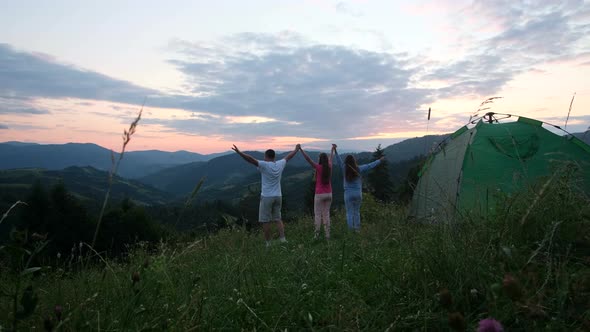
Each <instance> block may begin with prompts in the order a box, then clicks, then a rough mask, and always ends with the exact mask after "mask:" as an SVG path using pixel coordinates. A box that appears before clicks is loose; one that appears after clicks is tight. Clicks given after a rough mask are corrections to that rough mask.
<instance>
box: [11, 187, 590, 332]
mask: <svg viewBox="0 0 590 332" xmlns="http://www.w3.org/2000/svg"><path fill="white" fill-rule="evenodd" d="M536 197H537V196H535V195H525V194H523V195H518V196H517V198H514V199H513V201H512V202H511V208H510V209H508V208H506V209H504V210H502V209H500V210H499V211H500V212H499V213H498V215H497V216H495V217H486V218H484V217H478V216H469V217H466V218H465V219H464V220H461V221H459V222H457V223H455V224H452V225H424V224H413V223H408V222H407V221H406V219H405V209H404V208H403V207H399V206H396V205H382V204H380V203H377V202H376V201H375V200H374V199H372V198H371V197H370V196H369V195H367V196H365V199H364V202H363V207H362V231H361V233H360V234H356V233H350V232H348V231H347V228H346V222H345V215H344V213H343V212H342V211H337V212H336V213H334V214H333V218H332V220H333V232H332V239H331V240H330V241H317V240H313V221H312V219H311V217H302V218H300V219H299V220H298V221H296V222H294V223H290V224H288V225H287V227H288V232H289V234H290V235H289V237H290V239H289V241H290V242H289V243H288V244H286V245H283V244H280V243H279V242H278V241H276V242H273V244H272V246H271V247H270V248H265V246H264V241H263V237H262V235H261V234H259V233H248V232H246V231H245V230H244V229H243V228H239V227H235V228H233V229H224V230H221V231H220V232H219V233H218V234H216V235H211V236H206V237H203V238H200V239H195V240H194V241H190V242H187V243H161V244H160V245H159V247H158V249H157V250H156V251H150V250H148V247H147V246H144V245H141V244H140V245H137V247H136V248H135V250H133V251H132V252H131V253H130V254H129V255H128V257H127V258H126V260H123V261H111V260H109V261H105V262H104V264H103V265H97V266H93V267H88V268H86V269H84V270H81V271H79V272H73V271H69V270H66V269H64V268H63V267H60V266H55V267H53V268H52V269H50V270H46V271H39V272H37V273H40V275H38V276H37V277H36V278H35V279H33V283H34V284H35V287H38V288H39V289H42V290H43V291H42V292H39V307H40V308H42V310H40V311H38V312H36V313H35V314H34V315H33V316H32V317H29V318H28V319H27V320H25V321H23V323H22V324H23V327H25V326H26V328H29V329H33V328H36V329H40V328H41V326H42V325H43V321H44V320H45V321H47V319H48V317H49V316H51V317H52V318H51V319H52V320H53V322H54V325H56V326H58V327H59V328H58V329H59V330H99V329H100V330H108V331H128V330H134V331H135V330H153V331H160V330H166V329H167V330H181V331H195V330H213V329H214V330H281V331H284V330H285V329H287V330H316V331H319V330H333V331H349V330H355V331H356V330H370V331H375V330H377V331H378V330H381V331H383V330H389V331H397V330H411V331H414V330H421V331H437V330H448V329H449V328H453V329H458V330H461V329H467V330H474V329H475V328H476V326H477V323H478V322H479V321H480V320H482V319H484V318H488V317H493V318H495V319H497V320H499V321H500V322H502V324H503V325H504V327H505V328H506V330H508V331H512V330H520V331H538V330H561V331H574V330H576V329H583V328H584V327H587V326H588V325H587V324H589V318H590V311H589V309H590V303H589V302H588V298H590V267H589V263H590V206H589V204H588V198H587V197H584V196H583V195H579V194H578V193H577V192H575V191H573V190H571V188H570V187H569V186H568V184H567V183H565V182H564V181H556V182H555V183H554V184H553V185H552V186H550V187H549V188H547V189H546V190H545V192H544V194H543V195H540V196H539V197H540V198H538V199H537V198H536ZM535 199H537V201H536V203H535V204H536V206H537V208H535V209H532V210H531V211H530V212H528V216H527V218H526V219H525V222H524V223H523V224H521V221H522V217H523V215H524V214H525V213H527V210H528V207H529V206H530V205H531V204H532V202H533V201H534V200H535ZM0 278H1V280H0V282H1V284H2V285H9V284H11V283H12V282H14V278H15V277H14V276H8V275H5V276H2V277H0ZM56 305H59V306H60V308H62V312H61V313H60V315H61V316H60V317H61V320H60V321H59V322H58V320H57V317H56V316H55V314H54V308H55V306H56ZM0 309H2V310H0V318H1V319H2V321H5V318H6V317H7V315H9V313H10V312H11V310H10V309H9V308H6V306H5V304H2V305H1V306H0Z"/></svg>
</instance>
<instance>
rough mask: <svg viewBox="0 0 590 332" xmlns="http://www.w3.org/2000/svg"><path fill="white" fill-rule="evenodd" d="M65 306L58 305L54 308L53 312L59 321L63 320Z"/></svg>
mask: <svg viewBox="0 0 590 332" xmlns="http://www.w3.org/2000/svg"><path fill="white" fill-rule="evenodd" d="M63 311H64V308H63V307H62V306H61V305H59V304H58V305H56V306H55V308H53V312H54V313H55V317H56V318H57V321H58V322H61V316H62V314H63Z"/></svg>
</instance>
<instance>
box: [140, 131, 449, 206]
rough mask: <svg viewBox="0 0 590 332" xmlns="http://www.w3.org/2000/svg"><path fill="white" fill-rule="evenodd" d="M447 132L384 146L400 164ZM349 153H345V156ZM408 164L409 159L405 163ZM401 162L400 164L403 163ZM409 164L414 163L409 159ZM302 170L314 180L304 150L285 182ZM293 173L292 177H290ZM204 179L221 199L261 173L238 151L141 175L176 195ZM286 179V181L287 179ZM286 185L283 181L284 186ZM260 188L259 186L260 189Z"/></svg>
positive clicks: (363, 156) (361, 156) (364, 156)
mask: <svg viewBox="0 0 590 332" xmlns="http://www.w3.org/2000/svg"><path fill="white" fill-rule="evenodd" d="M444 137H445V135H440V136H436V135H432V136H426V137H419V138H412V139H408V140H405V141H402V142H400V143H396V144H393V145H391V146H388V147H386V148H385V149H384V151H385V153H386V157H387V160H388V161H389V162H390V163H391V164H392V165H394V164H399V163H401V162H403V161H407V160H413V159H415V158H416V157H418V156H420V155H421V154H422V151H424V150H425V148H424V147H425V146H428V147H430V145H432V144H433V143H434V142H440V141H441V140H442V139H443V138H444ZM246 153H248V154H250V155H251V156H253V157H254V158H256V159H258V160H261V159H263V153H262V152H258V151H246ZM286 154H287V152H283V153H279V154H277V159H281V158H283V157H284V156H285V155H286ZM308 154H309V156H310V157H311V158H312V159H313V160H317V159H318V155H319V152H317V151H309V152H308ZM346 154H348V153H343V154H342V157H344V155H346ZM353 155H355V156H356V158H357V160H359V162H368V161H370V160H371V158H372V152H361V153H353ZM406 164H407V163H406ZM406 164H404V166H403V167H402V166H395V167H393V168H392V170H391V173H392V174H391V175H392V178H393V180H394V181H401V180H403V179H404V178H405V175H406V174H407V171H408V169H409V166H405V165H406ZM400 165H401V164H400ZM409 165H413V163H410V164H409ZM303 172H308V173H309V174H308V175H307V177H308V178H309V179H308V180H306V181H308V182H309V181H311V176H312V173H313V172H312V171H311V168H310V166H309V164H308V163H307V162H306V161H305V159H304V158H303V156H302V155H301V154H299V153H298V154H297V155H296V156H295V157H294V158H293V159H292V160H291V161H289V164H288V165H287V168H286V170H285V174H284V175H283V180H284V182H289V181H291V180H292V182H293V183H295V182H297V181H295V180H294V179H299V178H301V177H303V175H302V174H300V173H303ZM398 173H399V174H398ZM402 173H403V174H402ZM290 176H292V177H293V178H292V179H289V177H290ZM203 177H205V179H206V180H205V182H204V184H203V187H202V188H201V191H200V196H202V197H207V198H209V199H222V198H228V197H235V194H236V193H242V191H243V189H244V186H248V185H250V184H253V185H254V184H255V185H257V186H258V187H257V188H259V187H260V183H259V182H260V175H259V174H258V171H257V169H256V167H254V166H252V165H250V164H248V163H247V162H245V161H244V160H243V159H242V158H241V157H240V156H239V155H237V154H235V153H232V154H230V155H224V156H221V157H217V158H213V159H211V160H209V161H208V162H194V163H190V164H185V165H179V166H174V167H171V168H168V169H165V170H162V171H159V172H156V173H153V174H150V175H147V176H144V177H141V178H139V179H138V180H139V181H142V182H144V183H146V184H149V185H152V186H154V187H156V188H159V189H161V190H164V191H168V192H170V193H173V194H175V195H179V196H182V195H187V194H188V193H190V192H191V191H192V190H193V188H194V187H195V185H196V184H197V183H198V182H199V180H200V179H201V178H203ZM285 180H286V181H285ZM285 187H286V186H285V185H283V188H285ZM258 190H259V189H258Z"/></svg>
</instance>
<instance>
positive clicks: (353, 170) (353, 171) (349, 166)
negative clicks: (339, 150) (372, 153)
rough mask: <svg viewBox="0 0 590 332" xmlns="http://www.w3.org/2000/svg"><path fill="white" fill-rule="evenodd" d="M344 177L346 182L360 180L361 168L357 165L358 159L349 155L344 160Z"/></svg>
mask: <svg viewBox="0 0 590 332" xmlns="http://www.w3.org/2000/svg"><path fill="white" fill-rule="evenodd" d="M344 167H345V170H344V177H345V178H346V181H353V180H354V179H356V178H358V176H359V167H358V165H357V164H356V159H354V156H352V155H350V154H349V155H348V156H346V159H344Z"/></svg>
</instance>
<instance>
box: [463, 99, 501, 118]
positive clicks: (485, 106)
mask: <svg viewBox="0 0 590 332" xmlns="http://www.w3.org/2000/svg"><path fill="white" fill-rule="evenodd" d="M500 98H503V97H498V96H495V97H490V98H487V99H486V100H484V101H482V102H481V104H479V107H478V108H477V110H476V111H475V113H473V114H472V115H471V117H470V118H469V122H471V119H472V118H476V117H477V116H478V115H479V113H480V112H482V111H487V110H489V109H490V108H491V107H490V106H489V104H492V103H493V102H494V100H496V99H500Z"/></svg>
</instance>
